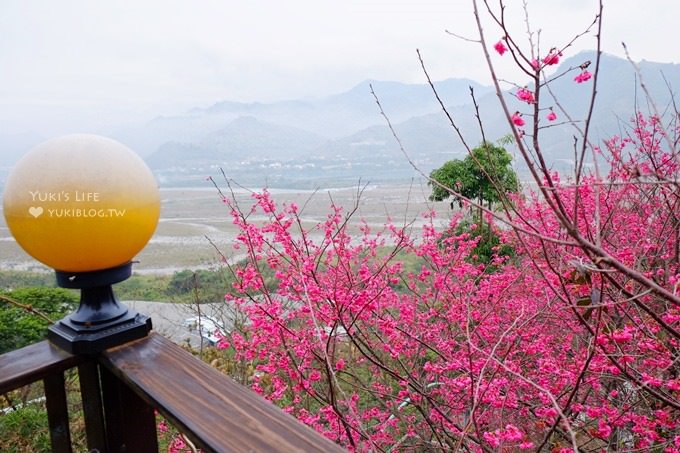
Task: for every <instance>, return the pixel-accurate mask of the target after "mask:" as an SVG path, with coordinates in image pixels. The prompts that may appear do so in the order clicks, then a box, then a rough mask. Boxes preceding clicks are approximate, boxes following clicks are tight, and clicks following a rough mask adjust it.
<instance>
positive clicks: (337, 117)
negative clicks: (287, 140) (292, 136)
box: [115, 79, 491, 156]
mask: <svg viewBox="0 0 680 453" xmlns="http://www.w3.org/2000/svg"><path fill="white" fill-rule="evenodd" d="M371 86H373V88H374V89H375V90H376V91H377V92H379V93H380V96H381V102H383V104H384V106H385V107H386V108H389V109H390V111H391V112H392V115H393V116H394V118H395V120H396V121H404V120H406V119H408V118H411V117H413V116H418V115H424V114H426V113H431V112H433V111H436V109H437V103H436V100H435V99H434V97H433V96H432V91H431V89H430V87H429V86H427V85H413V84H404V83H399V82H382V81H365V82H362V83H360V84H359V85H357V86H355V87H354V88H352V89H351V90H349V91H346V92H344V93H339V94H335V95H331V96H328V97H325V98H321V99H312V100H290V101H281V102H273V103H260V102H252V103H243V102H232V101H221V102H217V103H215V104H213V105H211V106H209V107H207V108H194V109H192V110H190V111H189V112H187V113H185V114H183V115H178V116H171V117H158V118H155V119H153V120H152V121H150V122H149V123H147V124H144V125H142V126H140V127H137V128H128V129H126V130H120V131H118V132H117V133H116V134H115V135H116V137H117V138H118V139H120V140H121V141H123V142H124V143H126V144H128V146H130V147H132V148H133V149H135V150H136V151H137V152H138V153H139V154H141V155H142V156H146V155H148V154H150V153H152V152H155V151H156V150H157V149H158V148H159V147H160V146H162V145H163V144H164V143H166V142H178V143H192V142H195V141H200V140H202V139H203V138H204V136H205V135H206V134H209V133H211V132H213V131H216V130H218V129H220V128H222V127H224V126H225V125H227V124H229V123H230V122H231V121H234V120H235V119H237V118H241V117H252V118H256V119H257V120H258V121H263V122H266V123H270V124H277V125H280V126H288V127H293V128H296V129H301V130H305V131H307V132H310V133H312V134H316V135H319V136H322V137H325V138H326V139H335V138H339V137H343V136H346V135H350V134H352V133H354V132H356V131H358V130H361V129H363V128H367V127H370V126H373V125H379V124H382V123H383V119H382V118H381V117H380V115H379V112H378V109H377V108H376V104H375V100H374V99H373V96H372V95H371V91H370V90H371V88H370V87H371ZM469 86H472V87H474V88H475V90H478V91H479V92H481V93H487V92H490V89H491V88H490V87H483V86H482V85H480V84H478V83H477V82H474V81H472V80H467V79H449V80H444V81H441V82H437V83H436V87H437V90H438V91H439V92H440V93H441V96H442V98H444V99H445V100H446V102H447V104H449V105H458V104H463V103H465V102H468V94H467V93H468V87H469Z"/></svg>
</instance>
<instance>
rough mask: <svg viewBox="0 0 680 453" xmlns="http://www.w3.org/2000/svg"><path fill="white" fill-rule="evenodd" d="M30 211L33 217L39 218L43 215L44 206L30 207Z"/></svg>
mask: <svg viewBox="0 0 680 453" xmlns="http://www.w3.org/2000/svg"><path fill="white" fill-rule="evenodd" d="M28 213H29V214H31V215H32V216H33V217H35V218H36V219H37V218H38V217H40V216H41V215H42V213H43V208H42V206H38V207H35V206H31V207H30V208H28Z"/></svg>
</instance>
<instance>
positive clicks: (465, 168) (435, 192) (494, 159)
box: [429, 143, 519, 204]
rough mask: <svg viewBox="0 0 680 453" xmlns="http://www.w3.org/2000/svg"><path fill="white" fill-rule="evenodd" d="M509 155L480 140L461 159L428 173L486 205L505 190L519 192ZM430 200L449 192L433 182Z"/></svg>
mask: <svg viewBox="0 0 680 453" xmlns="http://www.w3.org/2000/svg"><path fill="white" fill-rule="evenodd" d="M511 163H512V156H511V155H510V154H509V153H508V152H507V151H506V150H505V149H504V148H502V147H500V146H495V145H493V144H491V143H482V144H481V145H480V146H478V147H477V148H475V149H473V150H472V152H471V154H469V155H468V156H466V157H465V159H463V160H459V159H455V160H450V161H448V162H446V163H445V164H444V165H443V166H442V167H440V168H437V169H435V170H433V171H432V173H430V178H431V179H433V180H435V181H437V182H439V183H440V184H443V185H444V186H446V187H448V188H451V189H453V190H455V191H456V192H459V193H460V194H461V195H463V196H464V197H466V198H469V199H473V200H474V199H477V200H479V201H480V202H482V201H487V202H488V203H489V204H491V203H495V202H498V201H500V200H501V199H502V197H503V196H504V195H505V194H506V193H508V192H518V191H519V181H518V179H517V175H516V174H515V172H514V170H513V169H512V165H511ZM429 184H430V186H432V194H431V195H430V200H433V201H442V200H445V199H447V198H448V197H449V196H450V195H451V194H450V193H449V192H448V191H447V190H446V189H444V188H442V187H440V186H439V185H437V184H434V183H433V182H431V181H430V182H429Z"/></svg>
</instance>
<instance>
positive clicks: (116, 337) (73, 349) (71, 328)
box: [47, 309, 152, 354]
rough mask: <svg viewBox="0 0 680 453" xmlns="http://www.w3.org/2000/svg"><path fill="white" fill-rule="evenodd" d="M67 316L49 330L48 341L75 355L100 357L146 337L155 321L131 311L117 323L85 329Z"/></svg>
mask: <svg viewBox="0 0 680 453" xmlns="http://www.w3.org/2000/svg"><path fill="white" fill-rule="evenodd" d="M69 318H70V317H69V316H67V317H65V318H63V319H62V320H60V321H58V322H57V323H55V324H54V325H52V326H50V327H49V328H48V329H47V339H48V340H49V341H50V342H52V343H53V344H55V345H57V346H58V347H60V348H61V349H63V350H65V351H67V352H70V353H71V354H96V353H98V352H101V351H103V350H105V349H108V348H111V347H113V346H118V345H121V344H123V343H127V342H128V341H132V340H137V339H139V338H144V337H146V336H147V335H148V334H149V332H150V331H151V327H152V325H151V318H150V317H148V316H146V315H143V314H141V313H137V312H135V311H132V310H129V309H128V312H127V314H126V315H125V316H124V317H123V318H120V319H116V320H115V321H112V322H109V323H105V324H100V325H97V326H91V327H83V326H81V325H78V324H76V323H74V322H72V321H71V320H70V319H69Z"/></svg>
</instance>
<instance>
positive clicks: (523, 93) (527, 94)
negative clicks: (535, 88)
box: [517, 88, 536, 104]
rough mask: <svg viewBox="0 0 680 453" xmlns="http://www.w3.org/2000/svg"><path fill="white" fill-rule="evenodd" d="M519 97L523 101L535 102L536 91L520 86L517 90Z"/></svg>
mask: <svg viewBox="0 0 680 453" xmlns="http://www.w3.org/2000/svg"><path fill="white" fill-rule="evenodd" d="M517 98H518V99H519V100H521V101H524V102H526V103H527V104H535V103H536V99H535V98H534V93H532V92H531V91H529V90H528V89H526V88H519V89H518V90H517Z"/></svg>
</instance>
